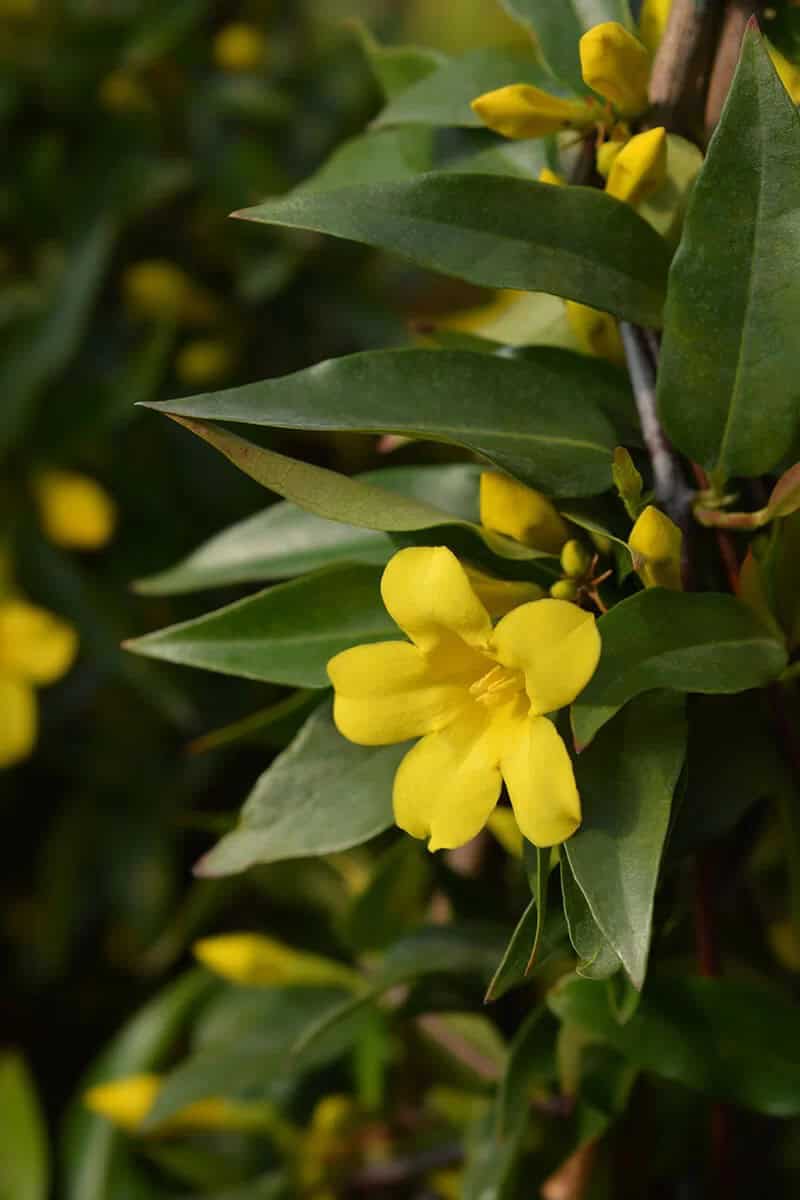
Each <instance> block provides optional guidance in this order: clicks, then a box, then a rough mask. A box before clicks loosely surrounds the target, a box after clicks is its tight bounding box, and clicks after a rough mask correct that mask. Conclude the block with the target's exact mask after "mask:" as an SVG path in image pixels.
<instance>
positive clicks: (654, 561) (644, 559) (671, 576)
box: [628, 504, 683, 592]
mask: <svg viewBox="0 0 800 1200" xmlns="http://www.w3.org/2000/svg"><path fill="white" fill-rule="evenodd" d="M682 541H683V535H682V534H681V531H680V529H679V528H678V526H677V525H676V524H675V523H674V522H673V521H670V519H669V517H668V516H666V515H665V514H664V513H662V512H661V509H659V508H654V507H653V505H652V504H648V506H647V508H645V509H644V511H643V512H642V514H641V516H640V517H639V518H638V519H637V521H636V524H635V525H634V527H633V529H632V530H631V534H630V537H629V538H628V545H629V546H630V549H631V553H632V555H633V565H634V568H635V570H636V571H637V572H638V574H639V577H640V578H641V580H642V582H643V583H644V585H645V587H663V588H670V589H671V590H672V591H676V592H679V591H680V590H681V588H682V586H683V584H682V582H681V544H682Z"/></svg>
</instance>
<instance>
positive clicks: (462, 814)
mask: <svg viewBox="0 0 800 1200" xmlns="http://www.w3.org/2000/svg"><path fill="white" fill-rule="evenodd" d="M518 707H519V706H518V705H517V704H516V703H515V702H512V703H511V704H508V705H506V706H505V707H504V709H503V710H497V709H495V710H489V709H485V708H483V707H482V706H481V705H477V704H475V705H473V706H472V707H471V708H470V709H469V710H468V711H467V712H466V713H465V715H464V716H462V717H460V718H459V720H457V721H454V722H453V724H452V725H450V726H448V728H447V729H445V730H444V731H443V732H441V733H432V734H429V735H428V737H425V738H423V739H422V741H421V742H418V743H417V745H416V746H414V747H413V749H411V750H409V752H408V754H407V755H406V756H405V758H404V759H403V761H402V762H401V763H400V766H399V767H398V769H397V774H396V775H395V777H394V816H395V821H396V822H397V824H398V825H399V826H400V828H401V829H404V830H405V831H406V832H407V833H410V834H411V835H412V836H413V837H418V838H424V837H429V838H430V841H429V842H428V849H429V850H440V849H446V850H452V849H454V848H455V847H456V846H463V845H464V844H465V843H466V842H469V841H470V840H471V839H472V838H474V837H475V835H476V834H478V833H480V831H481V829H483V827H484V825H485V824H486V822H487V820H488V818H489V814H490V813H491V811H492V809H493V808H494V806H495V804H496V803H497V800H498V797H499V795H500V788H501V785H502V780H501V777H500V770H499V766H498V763H499V761H500V753H501V751H502V749H503V747H504V745H506V744H507V742H508V733H509V729H510V727H511V724H516V723H518V720H519V718H518V716H516V718H515V716H514V714H516V713H517V712H518Z"/></svg>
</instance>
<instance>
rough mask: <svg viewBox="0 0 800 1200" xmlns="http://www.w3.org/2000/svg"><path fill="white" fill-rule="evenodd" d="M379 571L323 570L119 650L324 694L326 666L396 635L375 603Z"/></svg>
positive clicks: (351, 567)
mask: <svg viewBox="0 0 800 1200" xmlns="http://www.w3.org/2000/svg"><path fill="white" fill-rule="evenodd" d="M380 577H381V572H380V571H379V570H378V569H377V568H376V567H368V566H364V565H359V564H352V565H343V566H339V567H330V568H327V569H326V570H324V571H318V572H317V573H316V574H314V575H305V576H303V578H302V579H293V580H291V582H289V583H281V584H278V585H277V586H276V587H272V588H268V589H267V590H266V591H263V592H257V593H256V594H255V595H254V596H248V597H246V598H245V599H244V600H238V601H237V602H236V603H235V604H228V605H226V606H225V607H224V608H218V609H216V610H215V611H214V612H210V613H206V614H205V615H204V616H202V617H196V618H194V619H193V620H191V621H183V622H181V624H179V625H169V626H168V627H167V628H166V629H159V630H158V631H157V632H156V633H148V634H145V636H144V637H140V638H135V639H133V640H132V641H129V642H126V643H125V648H126V649H127V650H131V651H133V653H134V654H143V655H144V656H145V657H146V658H159V659H163V660H164V661H165V662H172V663H180V664H181V665H183V666H187V667H201V668H202V669H203V670H206V671H219V672H220V673H221V674H223V675H238V676H240V677H241V678H242V679H258V680H262V681H264V682H268V683H284V684H288V685H289V686H291V687H326V686H327V683H328V675H327V672H326V669H325V668H326V666H327V663H328V660H329V659H330V658H332V657H333V655H334V654H338V653H339V651H340V650H347V649H348V648H349V647H350V646H357V645H360V644H361V643H363V642H380V641H384V640H389V639H390V638H392V637H393V636H394V637H396V636H397V626H396V625H395V623H394V621H392V619H391V617H390V616H389V614H388V613H387V612H386V609H385V608H384V607H383V604H382V602H381V598H380Z"/></svg>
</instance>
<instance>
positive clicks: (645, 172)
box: [606, 125, 667, 205]
mask: <svg viewBox="0 0 800 1200" xmlns="http://www.w3.org/2000/svg"><path fill="white" fill-rule="evenodd" d="M666 178H667V131H666V129H664V127H663V126H662V125H659V126H658V127H657V128H655V129H648V130H647V132H646V133H637V134H636V136H635V137H632V138H631V140H630V141H629V142H628V143H627V144H626V145H625V146H624V147H623V149H622V150H620V152H619V154H618V155H617V156H616V158H615V159H614V162H613V164H612V166H611V170H610V172H609V175H608V181H607V183H606V191H607V192H608V194H609V196H614V198H615V199H617V200H622V201H624V202H625V203H626V204H632V205H636V204H640V203H641V202H642V201H643V200H646V199H647V198H648V196H652V194H653V192H655V191H657V190H658V189H659V188H660V187H661V186H662V184H663V183H664V181H665V180H666Z"/></svg>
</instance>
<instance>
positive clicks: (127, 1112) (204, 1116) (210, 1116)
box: [83, 1073, 275, 1134]
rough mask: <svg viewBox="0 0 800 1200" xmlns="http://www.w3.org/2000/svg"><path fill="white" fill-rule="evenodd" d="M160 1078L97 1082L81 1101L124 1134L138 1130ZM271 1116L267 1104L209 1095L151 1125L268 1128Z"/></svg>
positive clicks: (164, 1129) (159, 1129) (167, 1129)
mask: <svg viewBox="0 0 800 1200" xmlns="http://www.w3.org/2000/svg"><path fill="white" fill-rule="evenodd" d="M162 1086H163V1079H162V1077H161V1076H160V1075H155V1074H152V1073H143V1074H140V1075H127V1076H125V1077H124V1078H122V1079H113V1080H111V1081H109V1082H108V1083H98V1084H95V1086H94V1087H91V1088H89V1089H88V1091H86V1092H85V1093H84V1096H83V1102H84V1104H85V1105H86V1107H87V1108H89V1109H91V1111H92V1112H94V1113H97V1114H98V1116H101V1117H105V1118H106V1119H107V1120H109V1121H111V1123H112V1124H113V1125H116V1126H118V1128H120V1129H124V1130H125V1131H126V1132H127V1133H138V1132H139V1130H140V1128H141V1125H142V1123H143V1121H144V1120H145V1119H146V1117H147V1116H148V1114H149V1113H150V1111H151V1110H152V1108H153V1105H154V1104H155V1102H156V1097H157V1096H158V1094H159V1092H160V1091H161V1088H162ZM274 1124H275V1116H274V1114H273V1112H272V1110H271V1108H270V1107H269V1106H268V1105H265V1104H257V1103H244V1102H238V1101H235V1100H227V1099H225V1098H224V1097H222V1096H209V1097H208V1098H207V1099H205V1100H196V1101H195V1102H194V1103H193V1104H188V1105H187V1106H186V1107H185V1108H182V1109H180V1110H179V1111H178V1112H176V1113H173V1115H172V1116H171V1117H168V1118H167V1119H166V1120H165V1121H163V1122H161V1123H160V1124H158V1125H157V1126H156V1127H155V1130H154V1132H156V1133H158V1134H164V1133H184V1132H193V1131H215V1130H229V1131H233V1132H247V1131H248V1130H271V1129H272V1128H273V1125H274Z"/></svg>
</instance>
